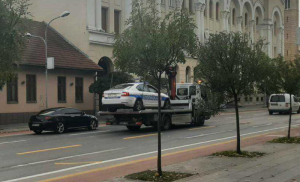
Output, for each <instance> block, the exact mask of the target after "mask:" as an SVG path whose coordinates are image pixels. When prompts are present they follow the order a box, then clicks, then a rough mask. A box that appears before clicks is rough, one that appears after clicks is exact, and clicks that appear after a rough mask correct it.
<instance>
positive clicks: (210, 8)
mask: <svg viewBox="0 0 300 182" xmlns="http://www.w3.org/2000/svg"><path fill="white" fill-rule="evenodd" d="M209 18H213V2H212V0H210V1H209Z"/></svg>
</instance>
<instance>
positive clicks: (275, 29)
mask: <svg viewBox="0 0 300 182" xmlns="http://www.w3.org/2000/svg"><path fill="white" fill-rule="evenodd" d="M276 35H277V22H276V21H275V22H274V36H276Z"/></svg>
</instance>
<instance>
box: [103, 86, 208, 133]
mask: <svg viewBox="0 0 300 182" xmlns="http://www.w3.org/2000/svg"><path fill="white" fill-rule="evenodd" d="M173 85H175V88H176V90H175V89H173V90H172V92H171V93H172V94H171V99H175V98H177V99H179V100H171V109H161V116H162V117H161V118H162V120H161V121H162V122H161V123H162V124H161V125H162V126H161V128H162V130H169V129H170V128H171V126H172V125H178V124H192V125H196V126H203V125H204V122H205V120H208V119H209V118H210V115H208V114H203V115H199V114H196V113H197V112H198V111H197V107H196V106H195V105H196V103H197V102H198V99H202V97H201V96H202V95H201V89H200V85H199V84H192V83H190V84H173ZM176 85H177V87H176ZM174 90H175V91H174ZM174 94H176V95H174ZM184 94H187V95H186V96H185V95H184ZM172 95H173V96H172ZM177 95H178V96H177ZM179 97H181V99H180V98H179ZM99 114H100V115H101V116H110V117H108V118H107V122H106V125H124V126H126V127H127V128H128V129H129V130H131V131H137V130H139V129H140V128H141V126H142V125H145V126H153V127H157V123H158V110H157V109H147V110H142V111H132V110H129V109H128V110H126V109H123V110H118V111H117V112H99Z"/></svg>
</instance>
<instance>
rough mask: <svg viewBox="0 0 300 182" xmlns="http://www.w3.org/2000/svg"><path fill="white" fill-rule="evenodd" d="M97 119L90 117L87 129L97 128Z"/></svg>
mask: <svg viewBox="0 0 300 182" xmlns="http://www.w3.org/2000/svg"><path fill="white" fill-rule="evenodd" d="M97 125H98V124H97V121H96V120H94V119H92V120H91V121H90V125H89V127H88V129H89V130H95V129H97Z"/></svg>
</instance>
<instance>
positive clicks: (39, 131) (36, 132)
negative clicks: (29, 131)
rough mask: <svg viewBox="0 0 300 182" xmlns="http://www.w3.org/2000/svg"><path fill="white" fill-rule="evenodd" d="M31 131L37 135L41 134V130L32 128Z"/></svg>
mask: <svg viewBox="0 0 300 182" xmlns="http://www.w3.org/2000/svg"><path fill="white" fill-rule="evenodd" d="M33 132H34V133H35V134H37V135H40V134H42V132H43V130H33Z"/></svg>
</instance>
